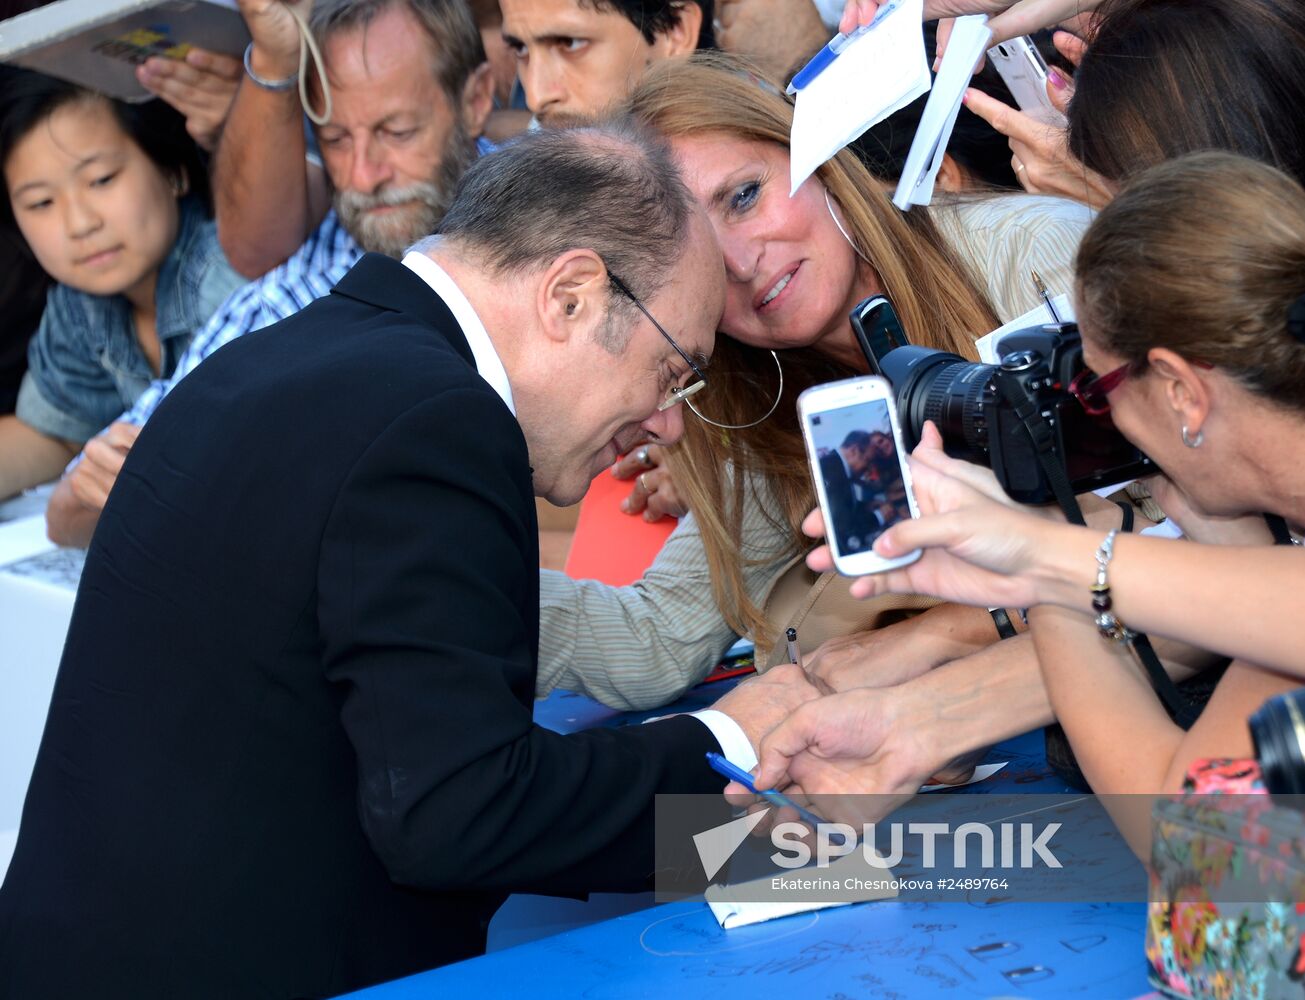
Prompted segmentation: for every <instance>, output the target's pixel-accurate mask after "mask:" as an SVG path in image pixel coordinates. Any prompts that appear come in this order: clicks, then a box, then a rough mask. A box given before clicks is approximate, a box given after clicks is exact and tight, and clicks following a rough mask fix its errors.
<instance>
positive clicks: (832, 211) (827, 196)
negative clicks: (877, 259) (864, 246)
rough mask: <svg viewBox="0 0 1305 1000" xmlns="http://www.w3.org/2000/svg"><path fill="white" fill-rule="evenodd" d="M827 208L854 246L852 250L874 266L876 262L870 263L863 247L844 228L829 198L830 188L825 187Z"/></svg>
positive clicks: (849, 243)
mask: <svg viewBox="0 0 1305 1000" xmlns="http://www.w3.org/2000/svg"><path fill="white" fill-rule="evenodd" d="M825 208H827V209H829V217H830V218H831V219H833V220H834V225H836V226H837V227H838V231H839V232H840V233H842V234H843V239H845V240H847V245H848V246H850V247H851V248H852V252H853V253H854V254H856V255H857V256H858V257H860V258H861V259H862V260H863V261H865V262H866V264H868V265H869V266H870V267H874V264H872V263H870V258H869V257H867V256H866V255H865V254H863V253H862V252H861V248H860V247H859V246H857V245H856V241H855V240H853V239H852V237H850V236H848V235H847V230H846V229H844V228H843V224H842V223H841V222H839V221H838V213H837V212H835V211H834V203H833V202H832V201H830V200H829V188H825Z"/></svg>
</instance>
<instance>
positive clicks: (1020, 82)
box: [988, 35, 1067, 128]
mask: <svg viewBox="0 0 1305 1000" xmlns="http://www.w3.org/2000/svg"><path fill="white" fill-rule="evenodd" d="M988 58H989V59H991V60H992V65H993V67H994V68H995V69H996V70H997V74H998V75H999V76H1000V77H1001V79H1002V81H1003V82H1004V83H1005V84H1006V87H1007V89H1009V90H1010V92H1011V96H1012V97H1014V98H1015V104H1016V105H1017V106H1018V107H1019V109H1020V110H1021V111H1023V112H1024V113H1025V114H1026V115H1028V116H1029V117H1030V118H1032V119H1034V120H1035V121H1040V122H1042V123H1043V124H1044V125H1051V126H1054V127H1055V128H1064V127H1065V125H1066V124H1067V123H1066V120H1065V116H1064V115H1063V114H1062V113H1061V111H1060V109H1058V108H1057V107H1056V106H1055V105H1054V104H1052V103H1051V97H1050V96H1049V95H1048V94H1047V64H1046V62H1045V61H1044V60H1043V58H1042V53H1041V52H1039V51H1038V47H1037V46H1036V45H1034V44H1033V39H1031V38H1029V36H1028V35H1021V36H1020V37H1019V38H1012V39H1010V40H1009V41H1006V42H998V43H997V44H996V45H994V46H993V47H992V48H990V49H989V50H988Z"/></svg>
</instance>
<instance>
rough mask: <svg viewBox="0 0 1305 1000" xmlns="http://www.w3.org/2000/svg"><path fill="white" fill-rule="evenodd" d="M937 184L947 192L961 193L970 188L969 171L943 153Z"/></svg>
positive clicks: (949, 155)
mask: <svg viewBox="0 0 1305 1000" xmlns="http://www.w3.org/2000/svg"><path fill="white" fill-rule="evenodd" d="M938 186H939V187H940V188H942V189H943V190H944V191H946V192H947V193H948V194H961V193H963V192H965V191H968V190H969V189H970V172H969V171H968V170H966V169H965V168H964V167H962V166H961V165H960V164H959V163H957V162H956V160H955V159H954V158H953V157H952V154H951V153H944V154H943V161H942V166H941V167H939V168H938Z"/></svg>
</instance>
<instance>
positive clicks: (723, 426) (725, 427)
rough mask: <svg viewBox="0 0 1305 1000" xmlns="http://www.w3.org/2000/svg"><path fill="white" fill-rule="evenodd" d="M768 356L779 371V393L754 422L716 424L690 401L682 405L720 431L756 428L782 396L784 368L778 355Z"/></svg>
mask: <svg viewBox="0 0 1305 1000" xmlns="http://www.w3.org/2000/svg"><path fill="white" fill-rule="evenodd" d="M770 356H771V357H772V358H774V359H775V367H776V368H777V369H778V370H779V391H777V392H776V393H775V401H774V402H773V403H771V404H770V409H769V410H767V411H766V412H765V413H763V414H762V415H761V416H759V417H758V418H757V419H756V420H754V421H752V423H750V424H721V423H717V422H716V421H715V420H712V419H711V418H710V417H704V416H703V415H702V411H701V410H699V409H698V408H697V407H696V406H694V405H693V400H692V399H686V400H685V401H684V405H685V406H687V407H688V408H689V409H690V410H692V411H693V414H694V416H696V417H697V418H698V419H699V420H701V421H702V422H703V423H705V424H711V425H712V426H713V427H719V428H721V429H722V430H726V431H741V430H746V429H747V428H749V427H756V426H757V424H759V423H762V422H763V421H765V420H769V419H770V415H771V414H772V413H774V412H775V410H776V409H778V408H779V401H780V399H782V398H783V396H784V366H783V365H781V364H780V363H779V355H778V354H776V353H775V352H774V351H771V352H770Z"/></svg>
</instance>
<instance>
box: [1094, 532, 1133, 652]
mask: <svg viewBox="0 0 1305 1000" xmlns="http://www.w3.org/2000/svg"><path fill="white" fill-rule="evenodd" d="M1118 534H1119V531H1118V530H1117V529H1112V530H1111V531H1110V533H1109V534H1107V535H1106V539H1105V541H1103V542H1102V543H1101V546H1100V547H1099V548H1098V549H1097V552H1096V559H1097V582H1096V583H1094V584H1093V585H1092V610H1093V611H1095V612H1096V622H1097V630H1098V631H1099V632H1100V633H1101V634H1102V635H1103V636H1105V637H1106V638H1107V639H1113V640H1114V641H1115V642H1131V641H1132V640H1133V638H1134V637H1135V636H1136V633H1134V632H1131V631H1129V629H1128V628H1127V627H1126V626H1125V625H1124V623H1123V622H1121V621H1120V620H1119V619H1118V618H1117V617H1116V616H1115V615H1114V613H1113V612H1112V611H1111V610H1110V608H1111V605H1112V601H1111V600H1110V581H1109V580H1108V579H1107V577H1106V569H1107V567H1109V565H1110V560H1111V558H1113V557H1114V554H1115V536H1116V535H1118Z"/></svg>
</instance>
